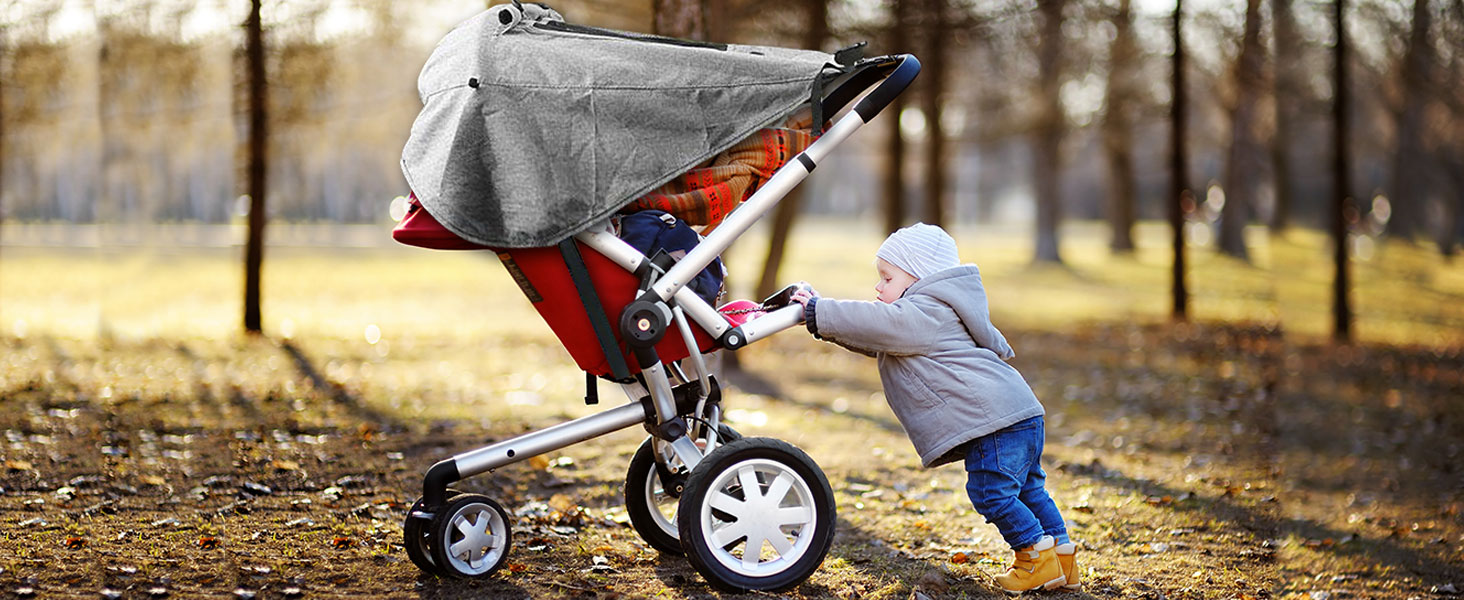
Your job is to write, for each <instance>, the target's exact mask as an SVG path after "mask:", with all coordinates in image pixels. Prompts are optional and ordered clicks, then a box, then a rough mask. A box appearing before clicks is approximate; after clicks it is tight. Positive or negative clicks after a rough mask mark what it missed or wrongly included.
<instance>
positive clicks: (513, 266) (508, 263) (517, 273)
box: [498, 252, 544, 304]
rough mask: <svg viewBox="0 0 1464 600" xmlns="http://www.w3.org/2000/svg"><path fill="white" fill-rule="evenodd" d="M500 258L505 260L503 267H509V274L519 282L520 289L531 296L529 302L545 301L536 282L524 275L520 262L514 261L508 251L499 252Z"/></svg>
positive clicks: (515, 281)
mask: <svg viewBox="0 0 1464 600" xmlns="http://www.w3.org/2000/svg"><path fill="white" fill-rule="evenodd" d="M498 260H501V261H503V268H505V269H508V274H509V276H511V277H513V281H514V283H517V284H518V286H519V289H521V290H523V291H524V295H525V296H528V297H529V302H533V303H536V304H537V303H539V302H543V301H544V297H543V296H540V295H539V290H536V289H534V284H532V283H529V278H528V277H526V276H524V272H523V271H522V270H520V269H519V266H518V263H516V262H513V258H512V257H510V256H509V255H508V253H507V252H499V253H498Z"/></svg>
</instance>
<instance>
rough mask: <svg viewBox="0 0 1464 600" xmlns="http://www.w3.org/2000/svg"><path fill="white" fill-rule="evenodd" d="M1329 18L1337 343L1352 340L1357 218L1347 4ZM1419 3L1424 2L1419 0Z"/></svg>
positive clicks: (1340, 3) (1339, 3)
mask: <svg viewBox="0 0 1464 600" xmlns="http://www.w3.org/2000/svg"><path fill="white" fill-rule="evenodd" d="M1332 1H1333V2H1334V4H1333V14H1332V18H1333V21H1334V26H1335V27H1336V30H1337V33H1336V36H1337V37H1336V41H1335V42H1333V44H1334V45H1333V47H1332V52H1333V54H1332V56H1333V58H1332V61H1333V62H1332V68H1333V71H1334V73H1333V76H1332V136H1333V140H1332V146H1333V155H1332V185H1333V189H1332V193H1333V195H1334V196H1335V199H1334V204H1333V211H1332V261H1333V267H1334V273H1335V274H1334V276H1333V277H1332V338H1333V339H1334V340H1336V341H1337V342H1340V343H1344V344H1346V343H1350V342H1351V341H1352V301H1351V298H1350V297H1349V294H1350V290H1351V287H1352V284H1351V276H1350V274H1349V272H1348V265H1347V248H1348V243H1347V242H1348V239H1347V229H1348V227H1347V225H1348V221H1349V220H1351V218H1352V217H1355V216H1356V212H1355V209H1353V208H1352V204H1351V200H1352V199H1351V197H1350V196H1351V194H1350V193H1349V191H1348V190H1349V189H1350V186H1349V185H1348V183H1347V182H1348V178H1349V175H1350V174H1351V166H1350V162H1349V161H1350V157H1349V156H1348V154H1349V151H1350V150H1349V142H1350V138H1349V136H1348V133H1349V131H1348V114H1347V111H1348V106H1347V105H1348V102H1347V98H1348V96H1349V95H1350V90H1349V89H1348V87H1347V60H1348V56H1347V55H1348V40H1347V19H1346V15H1347V3H1346V2H1345V0H1332ZM1418 1H1420V2H1423V1H1426V0H1418Z"/></svg>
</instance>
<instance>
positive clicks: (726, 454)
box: [676, 438, 835, 591]
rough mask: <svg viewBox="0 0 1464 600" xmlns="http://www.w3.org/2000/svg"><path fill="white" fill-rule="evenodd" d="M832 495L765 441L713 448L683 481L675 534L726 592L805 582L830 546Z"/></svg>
mask: <svg viewBox="0 0 1464 600" xmlns="http://www.w3.org/2000/svg"><path fill="white" fill-rule="evenodd" d="M834 519H835V511H834V493H833V490H832V489H831V488H830V487H829V482H828V478H827V477H825V476H824V474H823V471H822V470H820V469H819V468H818V465H817V464H815V463H814V462H813V459H811V458H809V457H808V455H807V454H805V453H803V451H802V450H799V449H798V448H795V447H794V446H792V445H791V444H788V443H786V442H783V441H779V440H775V439H769V438H743V439H741V440H736V441H733V442H729V443H727V444H726V445H724V446H722V447H720V448H717V449H716V450H715V451H713V452H712V453H711V454H708V455H707V456H706V457H705V458H703V459H702V462H701V463H700V464H698V465H697V466H696V468H695V469H693V470H692V472H691V476H690V477H689V478H687V482H686V491H685V492H684V493H683V494H682V496H681V501H680V504H679V507H678V509H677V516H676V521H677V528H678V530H679V531H680V534H681V547H682V549H683V550H684V551H685V552H686V557H687V560H688V561H690V562H691V564H692V566H693V567H695V568H696V570H697V572H699V573H701V575H702V577H705V578H706V579H707V581H709V582H711V583H712V584H713V585H715V586H717V587H720V588H723V589H726V590H731V591H746V590H759V591H782V590H787V589H790V588H793V587H794V586H797V585H798V584H800V583H803V581H804V580H805V579H808V577H809V576H810V575H812V574H813V572H814V571H815V570H817V569H818V566H819V564H821V563H822V562H823V559H824V556H826V555H827V554H828V551H829V547H830V546H832V545H833V540H834Z"/></svg>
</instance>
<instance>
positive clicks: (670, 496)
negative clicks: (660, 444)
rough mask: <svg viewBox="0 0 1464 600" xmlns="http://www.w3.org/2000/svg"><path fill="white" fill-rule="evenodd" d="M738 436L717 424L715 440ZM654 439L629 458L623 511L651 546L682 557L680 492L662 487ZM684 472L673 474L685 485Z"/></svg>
mask: <svg viewBox="0 0 1464 600" xmlns="http://www.w3.org/2000/svg"><path fill="white" fill-rule="evenodd" d="M740 439H742V434H740V433H737V431H736V430H735V429H732V428H731V427H728V426H726V425H718V426H717V443H719V444H725V443H727V442H731V441H734V440H740ZM655 442H656V440H655V438H650V437H647V438H646V440H645V441H644V442H641V445H640V448H639V449H637V450H636V451H635V456H632V457H631V459H630V467H629V468H628V469H627V470H626V473H625V512H626V514H628V515H629V516H630V525H631V527H634V528H635V531H636V533H639V534H640V536H641V538H643V539H645V540H646V543H648V544H650V545H651V547H652V548H655V549H656V550H658V551H660V552H661V553H663V554H670V555H674V556H681V538H680V537H678V536H677V535H676V510H677V504H678V499H679V498H680V497H681V493H680V492H678V491H676V490H674V489H670V490H668V489H665V486H664V485H663V482H662V481H661V475H660V472H659V469H657V467H656V452H655V449H654V448H653V447H652V446H653V445H654V444H655ZM687 475H688V474H687V473H686V470H685V469H680V472H679V473H677V474H676V475H674V477H676V478H679V479H680V482H681V483H682V484H683V485H684V482H685V479H686V477H687ZM673 485H674V483H673Z"/></svg>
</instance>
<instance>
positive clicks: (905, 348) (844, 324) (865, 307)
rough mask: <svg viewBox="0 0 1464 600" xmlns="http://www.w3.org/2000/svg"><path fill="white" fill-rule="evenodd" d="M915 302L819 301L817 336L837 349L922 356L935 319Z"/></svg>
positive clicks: (930, 340)
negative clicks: (836, 345) (838, 347)
mask: <svg viewBox="0 0 1464 600" xmlns="http://www.w3.org/2000/svg"><path fill="white" fill-rule="evenodd" d="M923 308H924V307H922V306H921V305H920V304H919V303H918V302H917V301H915V300H911V299H902V300H898V301H896V302H895V303H893V304H885V303H883V302H877V301H863V300H834V299H832V298H820V299H819V301H818V305H817V306H816V308H815V317H814V318H815V320H816V321H817V324H818V325H817V327H818V335H819V336H820V337H823V338H825V339H828V340H830V341H833V342H835V343H837V344H839V345H841V346H844V347H846V348H851V349H856V351H858V349H863V350H866V351H869V352H883V353H886V354H892V355H897V356H898V355H912V354H925V353H928V352H929V351H930V349H931V344H932V343H933V342H934V341H935V339H936V335H935V334H936V332H937V329H938V328H939V326H940V322H939V320H938V319H937V318H936V317H935V316H934V315H932V314H931V313H930V312H928V311H927V310H924V309H923Z"/></svg>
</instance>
